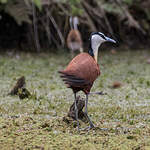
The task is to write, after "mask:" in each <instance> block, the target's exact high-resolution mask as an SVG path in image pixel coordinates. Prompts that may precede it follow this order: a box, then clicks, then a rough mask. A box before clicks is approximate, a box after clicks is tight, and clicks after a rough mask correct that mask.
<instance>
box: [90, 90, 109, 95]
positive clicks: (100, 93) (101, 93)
mask: <svg viewBox="0 0 150 150" xmlns="http://www.w3.org/2000/svg"><path fill="white" fill-rule="evenodd" d="M92 94H97V95H107V93H103V92H102V91H101V92H90V93H89V94H88V95H92Z"/></svg>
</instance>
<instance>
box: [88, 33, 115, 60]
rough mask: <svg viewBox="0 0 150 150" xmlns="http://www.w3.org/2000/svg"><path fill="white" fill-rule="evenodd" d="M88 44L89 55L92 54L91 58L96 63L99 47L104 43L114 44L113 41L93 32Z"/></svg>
mask: <svg viewBox="0 0 150 150" xmlns="http://www.w3.org/2000/svg"><path fill="white" fill-rule="evenodd" d="M90 42H91V50H90V51H91V53H93V56H94V58H95V60H96V61H97V55H98V48H99V47H100V45H101V44H102V43H104V42H111V43H116V41H115V40H113V39H111V38H109V37H107V36H105V35H104V34H103V33H101V32H93V33H91V36H90Z"/></svg>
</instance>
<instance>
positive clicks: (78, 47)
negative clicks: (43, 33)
mask: <svg viewBox="0 0 150 150" xmlns="http://www.w3.org/2000/svg"><path fill="white" fill-rule="evenodd" d="M69 21H70V27H71V30H70V32H69V34H68V36H67V47H68V48H69V49H70V50H71V55H72V58H73V56H74V52H75V51H80V52H83V47H82V45H83V42H82V38H81V34H80V32H79V30H78V24H79V20H78V17H70V19H69Z"/></svg>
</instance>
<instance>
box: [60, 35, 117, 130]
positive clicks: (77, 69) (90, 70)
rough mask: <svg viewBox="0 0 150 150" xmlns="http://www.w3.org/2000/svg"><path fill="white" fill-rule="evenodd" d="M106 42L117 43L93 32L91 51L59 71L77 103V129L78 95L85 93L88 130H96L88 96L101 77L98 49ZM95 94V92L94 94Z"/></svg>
mask: <svg viewBox="0 0 150 150" xmlns="http://www.w3.org/2000/svg"><path fill="white" fill-rule="evenodd" d="M104 42H111V43H116V41H115V40H113V39H111V38H109V37H107V36H106V35H104V34H103V33H102V32H92V33H91V35H90V48H89V51H88V52H87V53H86V52H82V53H80V54H78V55H77V56H76V57H74V58H73V59H72V60H71V61H70V63H69V64H68V66H67V67H66V69H64V70H62V71H59V73H60V77H61V78H62V79H63V81H64V82H65V84H66V85H67V87H68V88H71V89H72V91H73V93H74V102H75V118H76V121H77V128H78V130H80V128H79V121H78V108H77V96H76V95H77V93H78V92H79V91H83V92H84V93H85V95H86V99H85V111H84V113H85V116H86V117H87V120H88V122H89V125H90V126H88V127H87V128H88V129H91V128H94V127H95V126H94V124H93V123H92V121H91V120H90V118H89V116H88V110H87V105H88V96H89V95H90V94H91V93H92V92H90V90H91V88H92V85H93V83H94V81H95V80H96V78H97V77H98V76H99V75H100V68H99V65H98V62H97V57H98V49H99V47H100V45H101V44H102V43H104ZM93 93H94V92H93ZM95 94H101V92H95Z"/></svg>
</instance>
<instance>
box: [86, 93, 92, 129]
mask: <svg viewBox="0 0 150 150" xmlns="http://www.w3.org/2000/svg"><path fill="white" fill-rule="evenodd" d="M87 105H88V94H86V100H85V112H84V113H85V115H86V117H87V119H88V122H89V124H90V127H89V129H91V128H94V124H93V123H92V121H91V120H90V118H89V116H88V111H87Z"/></svg>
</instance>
